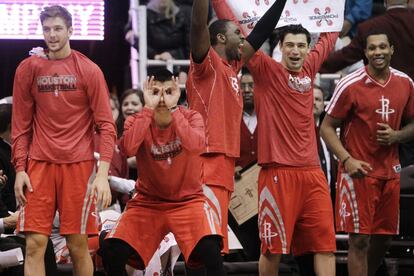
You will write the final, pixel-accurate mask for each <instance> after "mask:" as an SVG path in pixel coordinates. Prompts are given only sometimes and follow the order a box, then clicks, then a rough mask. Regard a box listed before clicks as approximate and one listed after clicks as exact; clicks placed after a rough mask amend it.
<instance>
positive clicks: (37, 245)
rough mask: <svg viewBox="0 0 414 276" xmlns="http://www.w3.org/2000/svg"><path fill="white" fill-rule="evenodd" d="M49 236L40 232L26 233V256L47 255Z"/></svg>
mask: <svg viewBox="0 0 414 276" xmlns="http://www.w3.org/2000/svg"><path fill="white" fill-rule="evenodd" d="M47 240H48V236H46V235H43V234H38V233H26V256H28V257H42V258H43V256H44V255H45V251H46V246H47Z"/></svg>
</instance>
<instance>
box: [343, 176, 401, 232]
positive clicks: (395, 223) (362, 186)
mask: <svg viewBox="0 0 414 276" xmlns="http://www.w3.org/2000/svg"><path fill="white" fill-rule="evenodd" d="M335 214H336V216H335V217H336V229H337V231H344V232H348V233H360V234H389V235H397V234H398V232H399V229H398V227H399V223H400V179H399V178H396V179H389V180H382V179H378V178H373V177H367V176H366V177H364V178H351V177H350V176H349V175H348V174H346V173H341V172H340V173H339V174H338V182H337V187H336V202H335Z"/></svg>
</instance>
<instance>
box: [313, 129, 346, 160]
mask: <svg viewBox="0 0 414 276" xmlns="http://www.w3.org/2000/svg"><path fill="white" fill-rule="evenodd" d="M320 135H321V137H322V139H323V140H324V141H325V143H326V145H327V146H328V148H329V149H330V150H331V151H332V152H333V153H334V154H335V155H336V157H338V159H339V160H340V161H341V162H343V161H344V160H345V159H347V158H348V157H350V156H351V155H350V153H349V152H348V151H347V150H346V149H345V147H344V146H343V144H342V142H341V140H340V139H339V137H338V135H337V134H336V128H334V127H332V126H326V125H324V124H322V126H321V129H320Z"/></svg>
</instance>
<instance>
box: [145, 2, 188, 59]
mask: <svg viewBox="0 0 414 276" xmlns="http://www.w3.org/2000/svg"><path fill="white" fill-rule="evenodd" d="M190 20H191V8H190V7H189V6H187V5H183V6H177V5H176V4H175V3H174V1H173V0H150V1H149V2H148V4H147V41H148V58H150V59H157V60H169V59H188V58H189V54H190V47H189V34H190Z"/></svg>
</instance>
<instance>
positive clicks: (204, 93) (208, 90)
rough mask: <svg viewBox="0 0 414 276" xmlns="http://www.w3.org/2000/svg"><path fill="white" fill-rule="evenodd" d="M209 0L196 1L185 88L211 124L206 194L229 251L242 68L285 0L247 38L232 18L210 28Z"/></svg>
mask: <svg viewBox="0 0 414 276" xmlns="http://www.w3.org/2000/svg"><path fill="white" fill-rule="evenodd" d="M208 2H209V1H208V0H194V2H193V13H192V22H191V36H190V47H191V65H190V71H189V78H188V80H187V84H186V88H187V93H188V102H189V104H190V108H191V109H194V110H196V111H198V112H199V113H200V114H201V115H202V116H203V119H204V122H205V126H206V141H205V142H206V143H205V148H204V151H203V153H202V158H203V172H202V182H203V184H206V185H204V186H203V191H204V194H205V195H206V196H207V198H208V199H209V201H210V204H209V205H210V206H211V207H212V209H210V212H212V216H213V217H215V219H216V220H217V221H218V222H219V224H220V225H221V227H222V234H223V236H224V242H223V243H224V248H223V252H224V253H228V240H227V218H228V217H227V214H228V205H229V199H230V195H231V192H232V191H233V188H234V179H233V177H234V167H235V160H236V158H237V157H239V152H240V123H241V118H242V112H243V98H242V94H241V92H240V87H239V80H238V78H237V73H238V71H239V70H240V68H241V62H240V61H242V62H247V61H248V60H249V59H250V58H251V57H252V55H253V54H254V52H255V51H256V50H258V49H259V48H260V46H261V45H262V44H263V42H264V41H265V40H266V38H267V37H268V35H270V33H271V32H272V30H273V29H274V27H275V26H276V23H277V21H278V20H279V17H280V15H281V13H282V10H283V7H284V5H285V3H286V0H278V1H277V2H276V3H275V4H273V5H272V6H271V7H270V9H269V10H268V11H267V12H266V13H265V15H264V16H263V17H262V18H261V19H260V20H259V22H258V23H257V24H256V27H255V28H254V29H253V30H252V32H251V33H250V34H249V36H248V37H247V39H246V40H245V39H244V36H243V34H242V33H241V30H240V28H239V27H238V26H237V25H236V24H235V23H234V22H232V21H230V20H217V21H215V22H213V23H212V24H211V26H210V27H209V28H208V27H207V15H208Z"/></svg>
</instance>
